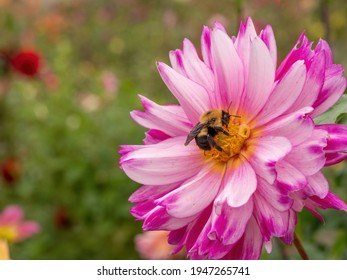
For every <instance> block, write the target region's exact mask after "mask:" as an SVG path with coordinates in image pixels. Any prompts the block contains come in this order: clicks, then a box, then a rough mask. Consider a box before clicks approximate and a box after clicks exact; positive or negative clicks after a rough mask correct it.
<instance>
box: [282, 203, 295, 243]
mask: <svg viewBox="0 0 347 280" xmlns="http://www.w3.org/2000/svg"><path fill="white" fill-rule="evenodd" d="M297 222H298V218H297V215H296V212H295V211H294V210H292V209H291V210H290V211H289V224H288V231H287V233H286V234H285V235H284V236H283V237H281V240H282V241H283V242H284V243H286V244H288V245H292V243H293V241H294V230H295V226H296V224H297Z"/></svg>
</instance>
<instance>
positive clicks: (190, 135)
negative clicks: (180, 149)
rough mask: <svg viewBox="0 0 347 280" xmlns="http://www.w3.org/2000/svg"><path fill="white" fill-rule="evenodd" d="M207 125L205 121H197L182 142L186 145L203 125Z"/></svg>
mask: <svg viewBox="0 0 347 280" xmlns="http://www.w3.org/2000/svg"><path fill="white" fill-rule="evenodd" d="M206 126H208V125H207V124H206V123H199V122H198V123H197V124H196V125H195V126H194V127H193V129H192V130H191V131H190V132H189V134H188V136H187V139H186V142H185V143H184V145H185V146H187V145H188V144H189V143H190V142H191V141H192V140H193V139H194V138H195V137H196V136H197V135H198V134H199V133H200V131H201V129H203V128H204V127H206Z"/></svg>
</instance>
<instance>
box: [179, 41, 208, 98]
mask: <svg viewBox="0 0 347 280" xmlns="http://www.w3.org/2000/svg"><path fill="white" fill-rule="evenodd" d="M183 55H184V65H185V70H186V73H187V77H188V78H190V79H191V80H193V81H194V82H196V83H198V84H199V85H201V86H203V87H204V88H205V89H206V90H207V91H208V92H209V93H212V92H213V91H214V76H213V73H212V71H211V69H210V68H209V67H208V66H206V64H205V63H204V62H202V61H201V60H200V58H199V56H198V54H197V52H196V49H195V47H194V45H193V44H192V43H191V42H190V41H189V40H188V39H184V41H183Z"/></svg>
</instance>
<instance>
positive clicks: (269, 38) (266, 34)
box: [259, 25, 277, 69]
mask: <svg viewBox="0 0 347 280" xmlns="http://www.w3.org/2000/svg"><path fill="white" fill-rule="evenodd" d="M259 37H260V38H261V39H262V40H263V42H264V43H265V45H266V46H267V48H268V49H269V52H270V55H271V58H272V61H273V64H274V68H275V69H276V66H277V47H276V40H275V35H274V33H273V30H272V27H271V26H270V25H266V26H265V28H264V29H263V30H262V31H261V32H260V34H259Z"/></svg>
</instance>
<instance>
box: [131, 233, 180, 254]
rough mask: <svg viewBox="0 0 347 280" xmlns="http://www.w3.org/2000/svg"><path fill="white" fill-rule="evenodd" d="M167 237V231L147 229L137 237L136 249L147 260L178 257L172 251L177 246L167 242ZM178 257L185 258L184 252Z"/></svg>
mask: <svg viewBox="0 0 347 280" xmlns="http://www.w3.org/2000/svg"><path fill="white" fill-rule="evenodd" d="M167 237H168V232H167V231H146V232H144V233H141V234H138V235H137V236H136V237H135V246H136V250H137V251H138V252H139V253H140V255H141V257H142V258H144V259H147V260H169V259H177V255H172V253H171V252H172V251H173V250H174V248H175V246H174V245H170V244H168V243H167ZM175 256H176V257H175ZM178 257H181V258H183V256H182V254H181V255H178Z"/></svg>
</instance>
